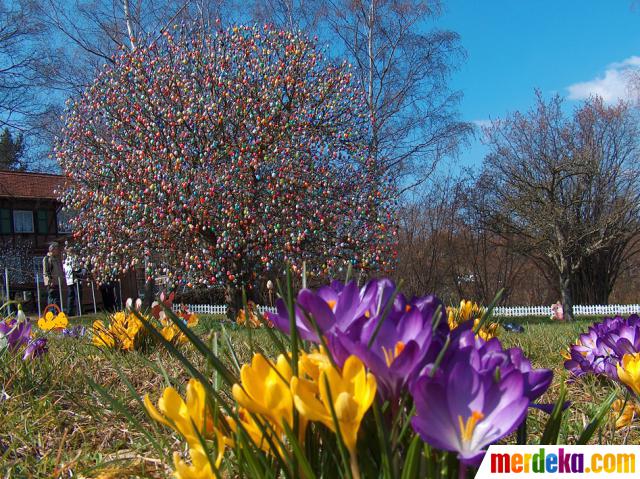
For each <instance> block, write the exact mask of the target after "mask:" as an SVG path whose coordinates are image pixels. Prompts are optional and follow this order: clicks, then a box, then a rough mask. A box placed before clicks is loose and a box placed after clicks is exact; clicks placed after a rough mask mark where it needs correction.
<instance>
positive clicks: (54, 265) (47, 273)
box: [42, 242, 66, 307]
mask: <svg viewBox="0 0 640 479" xmlns="http://www.w3.org/2000/svg"><path fill="white" fill-rule="evenodd" d="M60 253H61V251H60V245H59V244H58V243H56V242H53V243H51V244H50V245H49V252H48V253H47V255H46V256H45V257H44V258H43V259H42V273H43V274H42V276H43V278H44V285H45V287H46V288H47V304H55V305H57V306H58V307H62V305H61V304H60V294H61V292H60V289H59V288H60V286H61V285H62V284H66V279H65V277H64V270H63V268H62V260H61V258H60Z"/></svg>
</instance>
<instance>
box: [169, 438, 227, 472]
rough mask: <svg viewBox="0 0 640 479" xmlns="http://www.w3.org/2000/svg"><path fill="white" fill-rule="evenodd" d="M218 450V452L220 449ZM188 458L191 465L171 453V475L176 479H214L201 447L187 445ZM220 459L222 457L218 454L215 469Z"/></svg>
mask: <svg viewBox="0 0 640 479" xmlns="http://www.w3.org/2000/svg"><path fill="white" fill-rule="evenodd" d="M223 447H224V445H223ZM218 449H219V450H220V448H218ZM222 450H224V449H222ZM189 457H191V465H189V464H187V463H186V462H185V461H184V460H183V459H182V458H181V457H180V454H179V453H177V452H174V453H173V466H174V468H175V471H174V473H173V475H174V477H175V478H176V479H211V478H212V477H215V475H214V473H213V470H212V468H211V463H210V461H209V458H208V457H207V454H206V453H205V451H204V449H203V448H202V445H200V444H198V445H189ZM221 459H222V457H221V456H220V454H218V459H217V460H216V469H217V468H218V467H219V465H220V460H221Z"/></svg>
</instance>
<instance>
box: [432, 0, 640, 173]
mask: <svg viewBox="0 0 640 479" xmlns="http://www.w3.org/2000/svg"><path fill="white" fill-rule="evenodd" d="M445 8H446V11H445V14H444V15H443V16H442V17H441V18H440V19H439V20H438V22H437V26H438V27H440V28H446V29H451V30H454V31H457V32H458V33H459V34H460V35H461V36H462V44H463V46H464V47H465V49H466V51H467V54H468V58H467V61H466V62H465V64H464V65H462V67H461V69H460V70H459V71H458V72H456V73H455V74H454V76H453V78H452V87H453V88H455V89H460V90H462V91H463V93H464V98H463V100H462V104H461V113H462V117H463V119H464V120H467V121H474V122H483V121H486V120H488V119H489V118H499V117H501V116H504V115H505V113H507V112H510V111H514V110H526V109H528V108H529V107H530V106H531V105H532V103H533V99H534V88H540V89H541V91H542V92H543V94H544V95H545V96H547V97H548V96H550V95H552V94H554V93H558V94H560V95H561V96H563V97H565V98H567V100H568V101H567V103H566V105H567V107H568V108H571V106H572V105H575V104H576V102H577V101H578V100H579V99H580V98H583V97H585V96H588V95H589V94H590V93H594V92H598V93H600V94H601V95H603V96H604V97H605V99H609V100H614V99H615V98H617V97H620V96H625V95H626V94H627V90H626V87H625V86H624V84H623V78H624V76H625V75H624V73H623V71H624V70H625V69H627V68H638V67H640V2H637V1H634V0H580V1H578V0H540V1H534V0H526V1H525V0H486V1H480V0H445ZM634 57H635V58H634ZM485 151H486V150H485V148H484V147H483V146H482V145H481V144H480V142H479V141H475V142H474V143H473V145H472V146H471V147H470V148H468V149H467V150H465V151H463V152H462V154H461V155H460V164H461V165H469V166H473V165H479V164H480V163H481V161H482V157H483V155H484V152H485Z"/></svg>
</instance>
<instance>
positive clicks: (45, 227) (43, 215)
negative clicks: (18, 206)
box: [38, 210, 49, 235]
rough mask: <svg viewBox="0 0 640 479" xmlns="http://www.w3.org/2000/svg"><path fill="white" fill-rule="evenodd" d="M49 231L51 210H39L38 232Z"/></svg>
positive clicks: (46, 232)
mask: <svg viewBox="0 0 640 479" xmlns="http://www.w3.org/2000/svg"><path fill="white" fill-rule="evenodd" d="M48 233H49V212H48V211H47V210H38V234H41V235H46V234H48Z"/></svg>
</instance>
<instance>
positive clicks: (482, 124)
mask: <svg viewBox="0 0 640 479" xmlns="http://www.w3.org/2000/svg"><path fill="white" fill-rule="evenodd" d="M471 123H473V124H474V125H475V126H477V127H478V128H485V127H489V126H491V124H492V123H493V122H492V121H491V120H473V121H472V122H471Z"/></svg>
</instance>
